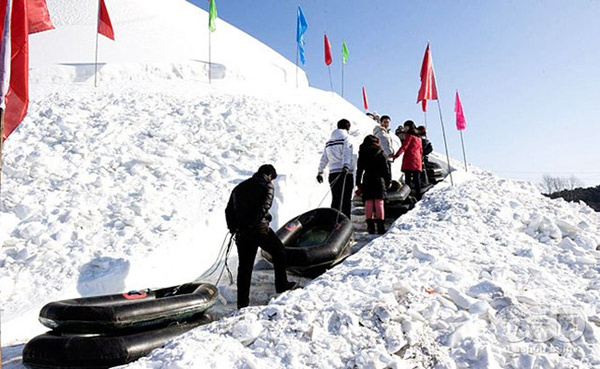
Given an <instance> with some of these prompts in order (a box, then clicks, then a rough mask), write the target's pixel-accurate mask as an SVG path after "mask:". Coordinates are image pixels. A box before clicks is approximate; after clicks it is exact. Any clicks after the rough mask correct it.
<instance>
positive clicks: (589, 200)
mask: <svg viewBox="0 0 600 369" xmlns="http://www.w3.org/2000/svg"><path fill="white" fill-rule="evenodd" d="M546 196H548V197H550V198H551V199H556V198H559V197H562V198H563V199H565V200H567V201H583V202H585V203H586V204H587V205H588V206H589V207H591V208H592V209H594V210H596V211H600V186H596V187H589V188H575V189H573V190H562V191H557V192H553V193H551V194H550V195H546Z"/></svg>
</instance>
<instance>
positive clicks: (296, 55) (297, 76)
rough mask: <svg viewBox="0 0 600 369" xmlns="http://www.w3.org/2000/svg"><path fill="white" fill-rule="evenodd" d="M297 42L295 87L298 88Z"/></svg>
mask: <svg viewBox="0 0 600 369" xmlns="http://www.w3.org/2000/svg"><path fill="white" fill-rule="evenodd" d="M298 48H299V46H298V44H296V88H298Z"/></svg>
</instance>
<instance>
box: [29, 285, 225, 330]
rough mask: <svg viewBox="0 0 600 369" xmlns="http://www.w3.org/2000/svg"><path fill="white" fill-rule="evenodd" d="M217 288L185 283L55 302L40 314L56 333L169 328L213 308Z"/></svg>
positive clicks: (45, 307)
mask: <svg viewBox="0 0 600 369" xmlns="http://www.w3.org/2000/svg"><path fill="white" fill-rule="evenodd" d="M217 295H218V290H217V288H216V287H215V286H214V285H212V284H208V283H186V284H183V285H180V286H173V287H168V288H161V289H157V290H142V291H133V292H129V293H124V294H117V295H105V296H94V297H84V298H77V299H70V300H62V301H55V302H51V303H49V304H46V305H45V306H44V307H43V308H42V310H41V311H40V316H39V320H40V322H41V323H42V324H43V325H45V326H47V327H49V328H52V329H54V330H56V331H60V332H78V333H107V332H115V331H119V330H122V331H125V330H129V331H134V330H141V329H150V328H154V327H162V326H166V325H168V324H170V323H173V322H177V321H181V320H185V319H188V318H190V317H192V316H194V315H197V314H199V313H202V312H204V311H206V310H208V309H209V308H210V307H212V306H213V305H214V303H215V301H216V298H217Z"/></svg>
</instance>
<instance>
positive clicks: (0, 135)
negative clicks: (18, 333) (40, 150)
mask: <svg viewBox="0 0 600 369" xmlns="http://www.w3.org/2000/svg"><path fill="white" fill-rule="evenodd" d="M3 147H4V109H2V108H0V210H2V201H1V199H2V148H3ZM0 368H2V360H1V359H0Z"/></svg>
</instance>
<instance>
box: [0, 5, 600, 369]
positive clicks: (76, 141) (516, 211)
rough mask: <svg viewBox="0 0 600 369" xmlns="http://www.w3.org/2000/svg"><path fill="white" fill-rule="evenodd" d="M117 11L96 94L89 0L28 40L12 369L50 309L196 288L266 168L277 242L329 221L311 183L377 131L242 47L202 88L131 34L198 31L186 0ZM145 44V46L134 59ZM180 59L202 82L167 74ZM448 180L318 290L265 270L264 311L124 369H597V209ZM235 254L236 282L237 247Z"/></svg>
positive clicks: (6, 207) (8, 358) (13, 214)
mask: <svg viewBox="0 0 600 369" xmlns="http://www.w3.org/2000/svg"><path fill="white" fill-rule="evenodd" d="M106 2H107V6H108V7H109V11H110V14H111V17H113V25H114V27H115V33H116V38H117V41H116V42H115V43H108V42H102V44H101V48H102V53H101V55H103V63H105V64H103V67H102V73H101V78H100V79H99V82H100V83H99V84H98V87H93V66H92V69H91V73H92V74H89V72H90V69H89V68H88V69H86V68H84V67H83V66H82V65H85V64H89V63H90V60H89V59H88V58H89V56H88V55H87V54H86V55H84V54H85V53H86V52H87V50H88V49H89V50H91V51H92V54H91V63H93V40H94V35H93V34H92V35H91V36H89V35H88V36H89V37H87V38H89V41H90V42H92V44H89V42H87V41H86V42H84V41H83V38H81V39H80V37H83V36H81V33H83V31H82V29H83V28H85V26H89V24H93V23H94V20H93V16H89V15H87V16H86V15H85V14H83V13H77V12H76V11H73V12H69V11H68V10H72V9H73V7H74V4H80V3H90V4H91V3H95V1H91V0H90V1H88V0H77V1H76V2H75V1H67V0H63V1H51V0H49V1H48V4H49V6H50V10H51V12H52V15H53V19H55V24H56V26H57V30H55V31H51V32H47V33H42V34H39V35H34V36H32V40H33V39H34V37H35V38H36V40H35V42H34V41H32V50H31V55H32V61H31V65H32V74H35V73H34V72H37V74H36V77H35V78H32V84H31V86H30V88H31V101H30V106H29V112H28V115H27V117H26V118H25V120H24V121H23V123H22V124H21V126H20V127H19V128H18V129H17V130H16V131H15V132H14V133H13V134H12V135H11V136H10V137H9V139H8V140H7V141H6V143H5V146H4V163H3V167H2V171H3V173H2V188H1V200H2V201H1V209H0V242H1V245H2V252H1V253H0V267H1V269H0V299H1V301H0V302H1V305H0V306H1V309H2V310H1V313H2V326H1V327H2V331H1V333H2V359H3V363H2V364H3V367H4V368H22V367H23V365H22V363H21V359H20V355H21V350H22V348H23V345H24V344H25V343H26V342H27V341H28V340H29V339H31V338H33V337H34V336H35V335H37V334H40V333H43V332H45V331H46V328H44V327H43V326H42V325H41V324H40V323H38V321H37V314H38V312H39V309H40V308H41V307H42V306H43V305H44V304H45V303H47V302H50V301H54V300H59V299H66V298H73V297H78V296H91V295H98V294H105V293H119V292H123V291H127V290H132V289H140V288H146V287H166V286H170V285H176V284H179V283H184V282H188V281H191V280H194V279H195V278H196V277H198V276H199V275H201V274H202V273H203V272H204V271H206V270H207V269H208V268H209V267H210V265H211V264H212V263H213V262H214V261H215V258H216V256H217V254H218V252H219V250H220V248H221V245H222V243H223V239H224V238H225V235H226V233H227V231H226V227H225V221H224V208H225V205H226V201H227V198H228V196H229V193H230V191H231V189H232V188H233V187H234V186H235V184H237V183H239V182H240V181H242V180H244V179H245V178H247V177H249V176H250V175H252V173H253V172H254V171H256V169H258V167H259V166H260V165H261V164H263V163H272V164H273V165H274V166H275V167H276V168H277V169H278V171H279V173H280V176H279V178H278V179H277V180H276V190H277V197H276V201H275V205H274V208H273V210H272V213H273V215H274V221H273V223H272V227H273V228H275V229H276V228H278V227H279V226H281V225H282V224H284V223H285V222H286V221H287V220H288V219H290V218H292V217H294V216H296V215H298V214H300V213H302V212H304V211H307V210H310V209H313V208H315V207H319V206H327V204H328V203H329V201H330V199H329V195H328V194H327V193H328V188H327V186H326V185H324V184H322V185H319V184H317V183H316V181H315V178H314V177H315V176H316V170H317V166H318V160H319V157H320V153H321V152H322V149H323V144H324V142H325V141H326V140H327V139H328V137H329V135H330V133H331V131H332V130H333V128H335V122H336V121H337V120H339V119H340V118H343V117H345V118H348V119H350V120H351V121H352V123H353V126H352V129H351V136H352V138H353V139H354V140H355V148H356V149H357V148H358V144H359V143H360V141H361V140H362V137H364V135H366V134H368V133H370V132H371V130H372V128H373V125H372V122H371V121H370V120H368V119H367V118H366V117H365V116H364V114H363V113H362V112H361V111H359V110H357V109H356V108H354V107H353V106H351V105H350V104H349V103H347V102H346V101H345V100H343V99H342V98H340V97H339V96H337V95H332V94H331V92H325V91H320V90H316V89H312V88H308V87H307V86H306V82H305V83H304V85H302V84H301V85H300V88H296V87H295V78H294V80H293V81H292V80H290V79H289V78H288V79H287V80H286V79H282V78H281V74H280V72H277V71H276V69H277V68H275V69H273V68H271V67H269V68H266V69H265V68H262V69H261V68H258V69H255V68H253V66H252V63H250V62H249V61H248V59H240V58H239V57H238V56H236V55H235V53H230V55H226V53H222V54H221V57H220V60H219V63H220V64H221V65H222V66H223V68H224V69H223V70H226V71H227V72H229V71H230V70H235V73H234V74H231V75H230V74H226V76H227V77H226V78H220V79H216V80H213V83H212V84H209V83H207V78H206V70H205V69H203V71H204V72H203V73H204V75H201V73H200V74H197V73H199V72H193V73H192V72H190V71H191V70H194V63H196V62H194V61H193V60H192V59H193V58H194V56H192V54H194V53H196V52H198V53H199V54H200V55H199V56H197V57H196V58H199V60H203V58H204V57H205V55H204V54H202V51H201V50H200V49H197V50H196V49H194V48H195V47H197V46H198V45H197V40H196V39H194V41H193V42H192V41H191V40H192V37H191V36H190V35H187V36H186V37H189V38H185V39H177V40H174V39H172V38H171V39H169V38H168V37H167V36H165V40H163V41H164V44H160V46H156V47H152V46H151V41H152V40H156V38H152V37H150V36H148V35H145V34H143V33H142V34H137V33H136V32H138V30H143V31H148V30H150V29H159V28H160V29H162V28H163V27H162V26H163V25H164V24H170V25H177V26H178V27H181V28H182V29H187V28H189V29H192V28H194V27H197V28H198V32H199V33H200V36H202V37H206V36H207V35H206V33H207V32H206V30H204V29H203V28H206V27H205V25H206V12H203V11H202V10H200V9H197V8H195V7H193V6H191V5H189V4H187V3H185V2H184V1H183V0H171V1H170V2H169V3H170V4H171V3H172V7H171V5H170V6H169V8H168V9H163V8H161V7H160V6H159V4H160V3H161V2H159V1H154V0H144V1H141V0H136V1H134V0H119V1H117V0H107V1H106ZM90 7H91V5H90ZM57 9H63V10H64V12H62V13H61V11H60V10H57ZM174 17H177V19H178V20H174V19H173V18H174ZM193 17H196V18H198V19H200V20H198V21H196V20H195V19H192V18H193ZM198 24H200V26H198ZM218 27H219V29H218V31H217V32H215V33H214V34H213V35H214V36H215V37H216V35H217V34H219V35H220V36H219V37H222V39H221V40H222V41H221V42H223V43H224V44H223V45H222V46H220V47H221V48H222V50H225V49H229V48H234V46H235V45H238V44H245V45H246V46H247V47H248V48H249V49H251V52H252V56H253V57H254V58H255V59H256V60H263V61H265V60H277V61H278V63H280V64H279V65H283V66H285V68H286V70H287V71H288V72H289V73H290V75H292V74H294V73H295V71H294V65H293V64H292V63H290V62H287V61H286V60H285V59H284V58H283V57H281V56H278V55H276V53H275V52H273V51H272V50H270V49H268V48H267V47H266V46H265V45H263V44H261V43H260V42H258V41H254V40H251V39H250V38H249V36H248V35H246V34H244V33H242V32H240V31H238V30H236V29H235V28H233V27H231V26H229V25H226V24H225V23H224V22H222V21H220V20H219V23H218ZM88 28H89V27H88ZM91 30H92V33H93V31H94V29H93V26H92V28H91ZM86 32H87V31H86ZM58 35H60V37H58ZM173 37H174V36H173ZM202 37H200V38H202ZM60 39H62V40H63V41H60ZM133 39H135V40H137V44H138V45H134V44H127V42H128V41H127V40H133ZM66 40H69V45H68V47H67V46H65V45H64V44H63V43H65V42H66ZM223 40H226V41H223ZM61 42H62V43H61ZM121 42H123V43H124V44H125V45H122V44H121ZM228 42H233V43H235V44H233V45H231V44H227V43H228ZM51 43H52V44H53V43H56V45H54V44H53V45H52V46H51V45H50V44H51ZM176 43H181V44H180V45H179V46H177V47H175V49H182V50H179V51H180V52H181V53H180V54H177V55H174V56H173V57H172V58H171V57H168V56H167V55H163V53H156V55H153V56H152V57H148V58H144V57H142V55H143V54H144V53H143V50H145V49H148V50H149V49H153V50H154V51H159V50H162V48H163V47H165V48H168V47H169V45H175V44H176ZM192 43H193V44H194V45H192ZM200 44H201V43H200ZM187 46H189V47H187ZM135 47H139V48H138V49H136V48H135ZM39 48H45V49H44V51H43V54H42V52H41V51H40V50H39ZM66 49H68V50H70V52H72V54H68V55H67V54H65V53H64V52H63V51H64V50H66ZM155 49H157V50H155ZM111 50H112V51H111ZM116 50H118V52H117V51H116ZM159 54H160V55H159ZM42 55H44V56H43V57H42ZM159 56H160V58H159ZM161 58H162V59H161ZM140 59H143V60H140ZM159 59H160V60H159ZM244 63H247V64H244ZM261 63H262V62H261ZM57 64H60V65H57ZM66 64H72V65H66ZM150 65H154V66H155V67H156V68H152V67H150ZM182 65H185V66H186V67H185V68H187V69H185V70H186V71H187V72H189V74H185V73H184V74H181V75H180V76H179V77H174V76H175V75H176V74H177V73H171V72H173V70H174V69H172V68H174V66H182ZM36 68H37V69H36ZM81 68H83V69H81ZM182 68H183V67H182ZM175 69H176V68H175ZM107 70H108V71H113V72H114V73H113V72H106V73H105V72H104V71H107ZM167 70H170V71H171V72H169V73H166V72H165V73H162V72H161V71H167ZM255 72H256V73H255ZM195 73H196V74H195ZM301 75H302V78H304V81H306V80H305V77H304V75H303V74H301ZM126 76H131V78H127V77H126ZM263 81H264V82H265V83H262V82H263ZM281 82H284V83H281ZM434 144H436V146H437V147H442V143H434ZM438 157H440V158H442V159H443V158H444V157H442V156H439V155H438ZM451 164H452V166H453V168H454V171H453V173H452V174H453V176H452V179H453V184H452V183H451V182H450V178H447V179H446V180H445V181H444V182H443V183H441V184H438V185H437V186H436V187H435V188H433V189H432V190H431V191H429V192H428V193H427V194H426V195H425V196H424V198H423V200H422V201H420V202H419V203H418V204H417V206H416V207H415V208H414V209H413V210H412V211H410V212H409V213H407V214H406V215H403V216H402V217H401V218H399V219H398V220H397V221H396V222H395V223H394V224H393V225H392V227H391V228H390V229H389V231H388V232H387V233H386V234H385V235H383V236H381V237H379V238H376V239H373V240H372V241H371V242H370V243H368V244H367V245H366V246H364V247H362V248H361V249H360V250H359V251H358V252H357V253H355V254H354V255H352V256H351V257H350V258H348V259H346V261H344V262H343V263H342V264H341V265H338V266H336V267H335V268H333V269H331V270H329V271H328V272H326V273H325V274H324V275H322V276H320V277H318V278H316V279H314V280H305V279H298V278H296V277H293V276H292V277H291V279H292V280H298V281H300V282H301V285H302V286H303V287H302V288H300V289H296V290H293V291H289V292H286V293H283V294H280V295H276V294H275V291H274V287H273V286H272V282H273V279H272V272H269V271H266V272H264V271H263V272H262V274H260V273H259V274H260V276H261V278H262V279H259V278H258V277H257V279H255V280H253V287H252V288H253V290H251V291H257V292H263V293H264V294H265V296H262V297H260V298H259V297H257V296H255V295H254V294H253V296H252V300H251V306H250V307H248V308H245V309H242V310H240V311H237V312H233V313H230V314H225V316H224V317H222V318H221V319H220V320H217V321H215V322H213V323H210V324H208V325H204V326H201V327H199V328H196V329H194V330H192V331H190V332H188V333H186V334H184V335H182V336H180V337H178V338H176V339H174V340H173V341H171V342H169V343H167V344H166V345H165V347H163V348H160V349H157V350H155V351H153V352H152V353H151V354H150V355H149V356H147V357H145V358H142V359H140V360H138V361H137V362H134V363H131V364H129V365H128V367H131V368H153V369H158V368H200V367H206V368H265V367H270V368H431V367H435V368H500V367H507V368H589V367H598V366H600V344H599V342H598V340H599V339H600V273H599V272H600V268H599V266H598V265H599V264H598V261H599V258H600V252H599V251H598V250H597V249H598V246H599V245H600V216H599V214H598V213H596V212H594V211H593V210H592V209H590V208H589V207H588V206H586V205H585V204H582V203H567V202H565V201H563V200H550V199H548V198H546V197H544V196H542V195H541V194H540V193H539V191H538V190H537V189H536V187H535V186H534V185H533V184H530V183H526V182H517V181H511V180H507V179H503V178H499V177H498V176H496V175H494V174H493V173H490V172H489V171H485V170H482V169H480V168H476V167H473V166H469V168H468V170H469V171H468V172H465V171H464V170H463V169H462V168H464V166H463V165H462V164H461V163H459V162H457V161H454V160H452V162H451ZM399 165H400V164H399V162H396V163H395V164H394V170H395V171H397V170H398V169H399V168H397V167H399ZM230 257H231V264H232V265H233V266H235V263H236V255H235V251H234V252H233V253H232V255H230ZM258 259H259V258H257V260H258ZM232 271H233V272H235V268H233V269H232ZM259 284H262V285H263V287H264V286H266V287H265V288H263V290H259V289H258V287H257V285H259ZM218 287H219V290H220V292H221V294H222V298H223V299H224V300H226V302H227V303H228V304H235V284H233V285H231V284H230V283H229V280H228V278H223V279H222V280H221V281H220V284H219V286H218ZM265 290H266V292H265ZM261 298H262V299H264V301H263V300H261ZM257 303H258V304H257Z"/></svg>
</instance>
